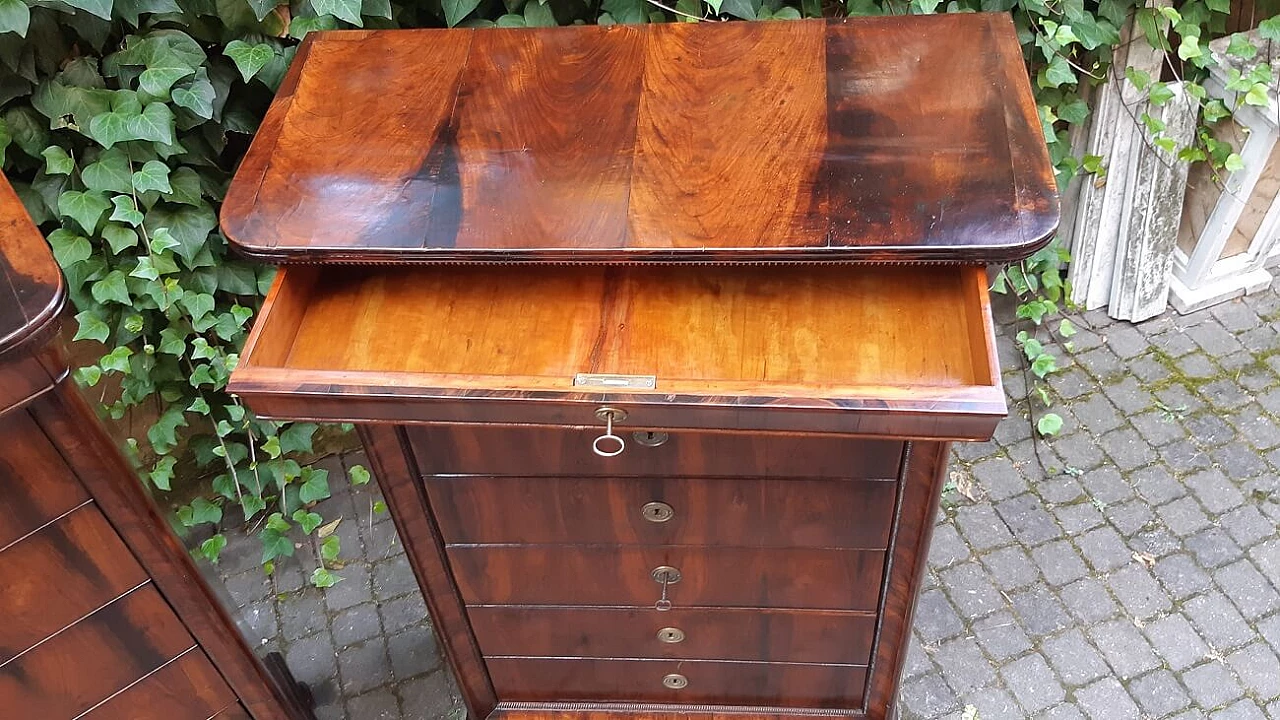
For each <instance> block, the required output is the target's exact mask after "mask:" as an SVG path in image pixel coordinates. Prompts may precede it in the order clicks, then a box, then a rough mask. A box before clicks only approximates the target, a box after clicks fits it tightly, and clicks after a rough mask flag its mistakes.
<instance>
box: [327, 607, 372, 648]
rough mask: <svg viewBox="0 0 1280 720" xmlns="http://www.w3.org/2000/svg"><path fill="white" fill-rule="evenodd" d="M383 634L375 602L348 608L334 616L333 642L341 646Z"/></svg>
mask: <svg viewBox="0 0 1280 720" xmlns="http://www.w3.org/2000/svg"><path fill="white" fill-rule="evenodd" d="M381 634H382V623H381V622H379V619H378V608H377V607H376V606H374V605H373V603H365V604H363V605H356V606H355V607H351V608H347V609H346V610H343V611H342V612H340V613H338V614H337V615H335V616H334V618H333V642H334V644H335V645H336V646H338V647H340V648H343V647H346V646H348V645H351V644H352V643H357V642H360V641H361V640H368V639H369V638H371V637H373V636H374V635H381Z"/></svg>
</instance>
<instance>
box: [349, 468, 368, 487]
mask: <svg viewBox="0 0 1280 720" xmlns="http://www.w3.org/2000/svg"><path fill="white" fill-rule="evenodd" d="M347 472H348V473H349V474H350V475H351V484H352V485H355V486H357V487H359V486H360V485H368V484H369V478H370V476H369V470H368V469H367V468H366V467H365V466H363V465H352V466H351V469H350V470H348V471H347Z"/></svg>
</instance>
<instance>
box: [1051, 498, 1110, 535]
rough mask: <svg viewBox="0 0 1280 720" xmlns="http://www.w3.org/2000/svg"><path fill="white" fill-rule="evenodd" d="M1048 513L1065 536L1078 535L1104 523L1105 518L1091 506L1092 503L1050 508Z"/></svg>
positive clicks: (1077, 503)
mask: <svg viewBox="0 0 1280 720" xmlns="http://www.w3.org/2000/svg"><path fill="white" fill-rule="evenodd" d="M1050 512H1052V513H1053V516H1054V517H1055V518H1057V519H1058V525H1059V526H1060V527H1061V528H1062V531H1063V532H1064V533H1066V534H1067V535H1069V536H1071V535H1080V534H1082V533H1085V532H1087V531H1089V530H1092V529H1093V528H1096V527H1099V526H1101V525H1103V524H1104V523H1106V521H1107V520H1106V518H1104V517H1103V516H1102V513H1101V512H1099V511H1098V508H1096V507H1094V506H1093V503H1088V502H1076V503H1071V504H1069V505H1059V506H1056V507H1051V508H1050Z"/></svg>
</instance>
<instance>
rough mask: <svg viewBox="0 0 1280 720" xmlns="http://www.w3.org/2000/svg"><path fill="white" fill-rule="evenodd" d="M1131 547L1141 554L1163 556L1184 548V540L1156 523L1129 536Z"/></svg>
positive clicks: (1155, 556)
mask: <svg viewBox="0 0 1280 720" xmlns="http://www.w3.org/2000/svg"><path fill="white" fill-rule="evenodd" d="M1129 547H1131V548H1133V551H1134V552H1136V553H1138V554H1140V555H1150V556H1151V557H1154V558H1162V557H1165V556H1166V555H1172V554H1173V553H1175V552H1178V551H1180V550H1183V549H1184V548H1183V546H1182V541H1181V540H1179V539H1178V536H1176V535H1174V534H1173V533H1171V532H1169V531H1168V530H1167V529H1166V528H1164V527H1160V526H1159V523H1158V522H1157V523H1154V524H1152V525H1148V526H1147V527H1144V528H1143V529H1142V530H1139V531H1138V532H1136V533H1134V534H1133V537H1131V538H1129Z"/></svg>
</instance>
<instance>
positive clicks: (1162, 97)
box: [1148, 82, 1173, 107]
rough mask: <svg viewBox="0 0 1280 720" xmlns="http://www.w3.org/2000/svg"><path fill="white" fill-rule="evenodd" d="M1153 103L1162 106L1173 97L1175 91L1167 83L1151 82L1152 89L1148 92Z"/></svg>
mask: <svg viewBox="0 0 1280 720" xmlns="http://www.w3.org/2000/svg"><path fill="white" fill-rule="evenodd" d="M1148 95H1149V99H1150V100H1151V104H1152V105H1155V106H1156V107H1160V106H1161V105H1164V104H1165V103H1167V102H1169V101H1170V100H1172V99H1173V91H1172V90H1170V89H1169V86H1168V85H1167V84H1165V83H1162V82H1158V83H1152V84H1151V90H1150V92H1149V93H1148Z"/></svg>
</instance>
